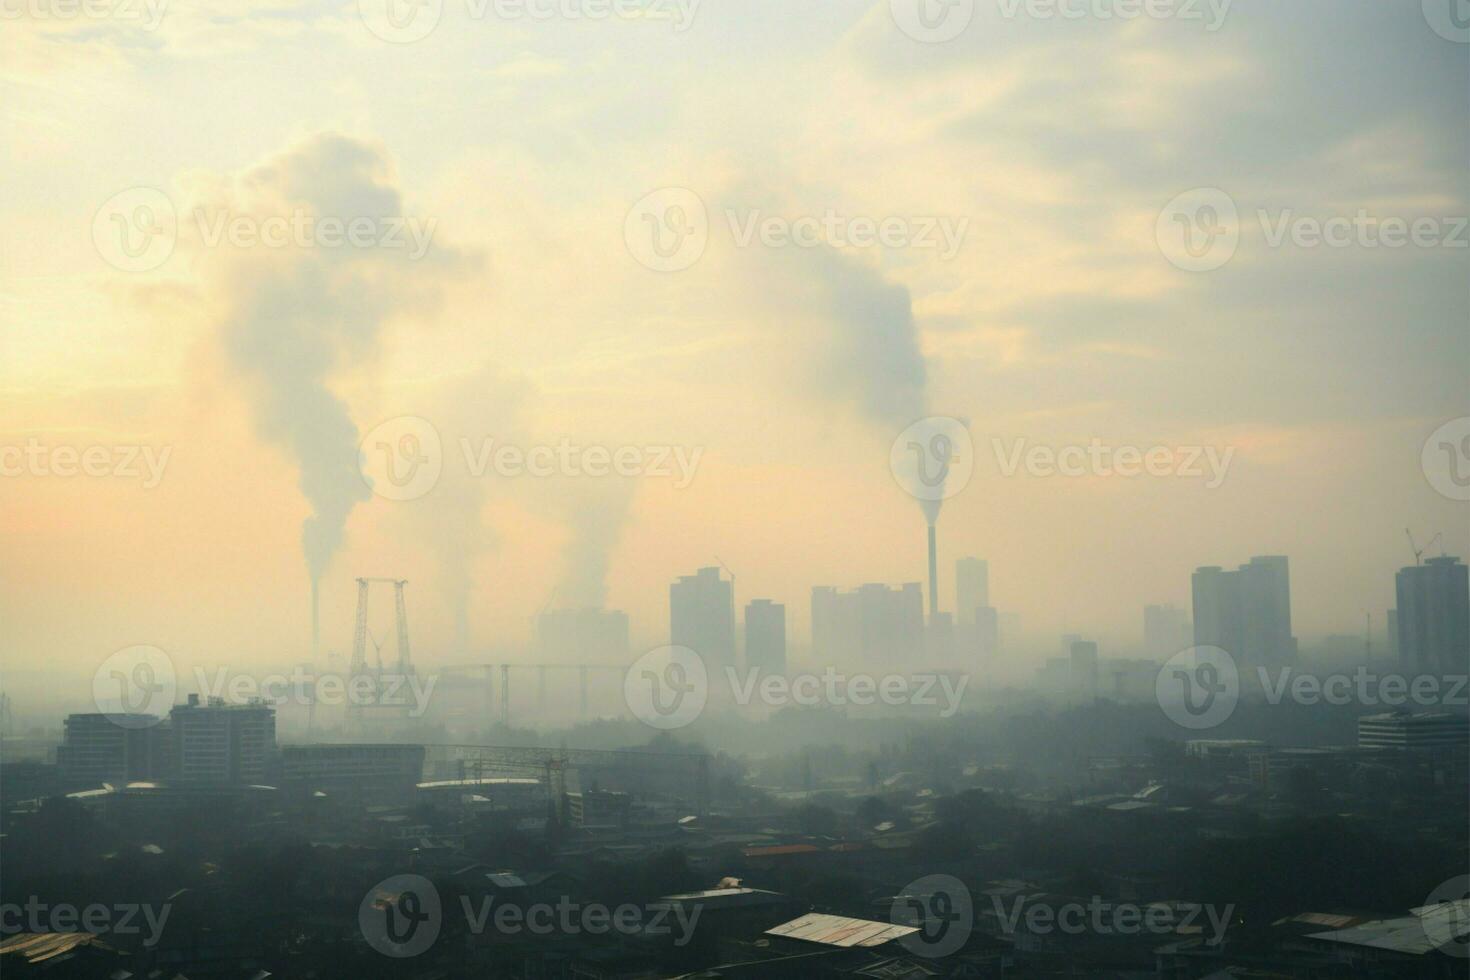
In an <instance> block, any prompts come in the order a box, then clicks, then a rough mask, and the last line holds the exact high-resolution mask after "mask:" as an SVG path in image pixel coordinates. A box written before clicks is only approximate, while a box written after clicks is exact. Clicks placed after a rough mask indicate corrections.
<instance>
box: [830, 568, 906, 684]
mask: <svg viewBox="0 0 1470 980" xmlns="http://www.w3.org/2000/svg"><path fill="white" fill-rule="evenodd" d="M924 640H925V635H924V592H923V588H922V587H921V586H920V585H919V583H917V582H909V583H907V584H905V585H903V586H901V587H899V588H896V589H894V588H890V587H888V586H886V585H864V586H861V587H860V588H857V589H854V590H853V591H851V592H840V591H838V590H837V589H835V588H830V587H827V586H818V587H817V588H814V589H812V652H813V654H814V655H815V656H816V658H817V660H818V661H819V662H820V663H822V664H840V663H844V662H850V661H851V660H852V658H854V657H857V658H858V659H861V660H866V661H879V662H882V661H887V662H894V661H898V660H904V659H909V658H912V657H914V656H917V655H918V654H919V653H920V652H921V651H923V650H924Z"/></svg>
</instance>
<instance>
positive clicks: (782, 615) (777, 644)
mask: <svg viewBox="0 0 1470 980" xmlns="http://www.w3.org/2000/svg"><path fill="white" fill-rule="evenodd" d="M745 666H746V668H747V669H758V670H760V671H761V672H763V673H769V674H784V673H786V607H785V606H783V605H781V604H780V603H779V602H772V601H771V600H770V599H755V600H753V601H752V602H751V603H750V604H749V605H747V606H746V607H745Z"/></svg>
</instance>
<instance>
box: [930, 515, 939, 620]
mask: <svg viewBox="0 0 1470 980" xmlns="http://www.w3.org/2000/svg"><path fill="white" fill-rule="evenodd" d="M938 617H939V545H938V544H937V543H936V542H935V535H934V523H933V522H932V521H931V522H930V523H929V620H930V621H931V622H932V621H934V620H935V619H937V618H938Z"/></svg>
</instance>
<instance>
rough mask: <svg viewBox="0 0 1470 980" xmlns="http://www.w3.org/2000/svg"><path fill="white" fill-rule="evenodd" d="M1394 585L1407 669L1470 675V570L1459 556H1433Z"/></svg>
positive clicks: (1400, 642)
mask: <svg viewBox="0 0 1470 980" xmlns="http://www.w3.org/2000/svg"><path fill="white" fill-rule="evenodd" d="M1394 586H1395V593H1396V597H1397V602H1398V608H1397V609H1396V610H1395V613H1396V615H1395V616H1394V617H1393V618H1394V619H1396V620H1397V630H1396V632H1397V636H1396V637H1395V639H1396V640H1397V642H1398V653H1399V658H1400V663H1401V665H1402V668H1403V670H1404V671H1405V672H1406V673H1410V674H1432V675H1440V676H1443V675H1447V674H1459V673H1464V672H1465V670H1466V669H1467V667H1470V567H1467V566H1466V565H1465V564H1464V563H1462V562H1461V561H1460V559H1458V558H1451V557H1449V556H1445V557H1441V558H1430V559H1429V560H1428V561H1426V562H1425V563H1424V564H1422V565H1410V566H1409V567H1407V568H1403V569H1400V570H1399V573H1398V575H1397V576H1395V581H1394Z"/></svg>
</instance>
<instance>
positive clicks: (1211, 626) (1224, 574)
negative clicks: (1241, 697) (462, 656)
mask: <svg viewBox="0 0 1470 980" xmlns="http://www.w3.org/2000/svg"><path fill="white" fill-rule="evenodd" d="M1191 586H1192V588H1191V592H1192V593H1193V599H1194V645H1195V646H1211V647H1219V648H1220V649H1222V650H1224V651H1226V652H1227V653H1229V654H1230V655H1231V656H1232V657H1234V658H1235V660H1236V662H1237V663H1238V664H1239V665H1240V666H1241V667H1243V668H1244V667H1251V668H1254V667H1271V668H1275V667H1284V666H1287V665H1288V664H1291V663H1293V662H1294V661H1295V660H1296V655H1297V641H1296V637H1295V636H1293V635H1292V632H1291V575H1290V572H1289V570H1288V567H1287V560H1286V559H1285V558H1284V557H1281V556H1270V557H1258V558H1252V559H1251V560H1250V562H1249V563H1247V564H1245V565H1241V566H1240V567H1239V568H1237V569H1235V570H1234V571H1226V570H1225V569H1223V568H1220V567H1219V566H1207V567H1205V568H1200V569H1197V570H1196V571H1195V573H1194V578H1193V580H1192V582H1191Z"/></svg>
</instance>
